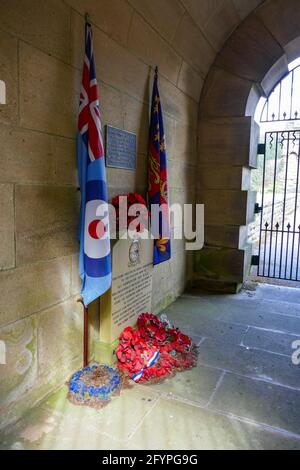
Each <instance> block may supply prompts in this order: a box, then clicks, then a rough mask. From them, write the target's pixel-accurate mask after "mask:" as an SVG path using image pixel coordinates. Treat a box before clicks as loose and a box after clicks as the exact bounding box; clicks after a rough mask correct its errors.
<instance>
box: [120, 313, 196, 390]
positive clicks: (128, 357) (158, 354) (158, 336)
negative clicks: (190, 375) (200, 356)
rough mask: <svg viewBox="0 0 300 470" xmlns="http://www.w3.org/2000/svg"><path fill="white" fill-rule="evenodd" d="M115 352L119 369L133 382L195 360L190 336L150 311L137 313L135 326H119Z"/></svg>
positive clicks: (158, 376) (164, 374) (186, 366)
mask: <svg viewBox="0 0 300 470" xmlns="http://www.w3.org/2000/svg"><path fill="white" fill-rule="evenodd" d="M116 355H117V358H118V367H119V369H121V370H122V371H123V372H124V373H125V374H126V375H127V376H128V377H130V378H131V379H132V380H134V381H135V382H143V381H147V382H149V381H158V380H160V379H163V378H165V377H167V376H170V375H172V374H175V373H176V372H179V371H183V370H186V369H190V368H192V367H194V366H195V365H196V363H197V348H196V346H195V345H194V344H193V342H192V340H191V339H190V338H189V337H188V336H187V335H185V334H183V333H182V332H181V331H179V330H178V329H175V328H172V327H171V328H170V327H169V325H167V324H166V323H164V322H162V321H161V320H160V319H159V318H158V317H156V316H155V315H153V314H152V313H143V314H141V315H140V316H139V318H138V321H137V328H136V329H133V328H132V327H130V326H129V327H127V328H125V329H124V330H123V332H122V334H121V336H120V342H119V344H118V346H117V349H116Z"/></svg>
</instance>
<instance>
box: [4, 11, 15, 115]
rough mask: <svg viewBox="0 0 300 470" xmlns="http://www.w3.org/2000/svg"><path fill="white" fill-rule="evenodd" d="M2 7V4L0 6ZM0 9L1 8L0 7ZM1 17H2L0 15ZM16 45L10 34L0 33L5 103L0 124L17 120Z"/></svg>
mask: <svg viewBox="0 0 300 470" xmlns="http://www.w3.org/2000/svg"><path fill="white" fill-rule="evenodd" d="M1 5H2V4H1ZM0 8H1V7H0ZM1 16H2V15H1ZM17 64H18V45H17V40H16V39H15V38H13V37H12V36H11V35H10V34H7V33H4V32H3V31H1V32H0V70H1V77H0V78H1V80H3V82H4V83H5V90H6V97H5V99H6V101H5V104H0V122H4V123H15V122H17V119H18V107H19V104H18V91H17V86H16V84H17V83H18V65H17Z"/></svg>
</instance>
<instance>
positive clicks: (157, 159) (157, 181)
mask: <svg viewBox="0 0 300 470" xmlns="http://www.w3.org/2000/svg"><path fill="white" fill-rule="evenodd" d="M157 82H158V75H157V69H156V71H155V77H154V84H153V94H152V107H151V121H150V135H149V157H148V203H149V206H150V207H149V209H150V210H151V205H152V204H157V205H159V206H161V212H160V215H159V230H158V231H159V234H158V235H159V237H158V239H155V240H154V253H153V264H154V265H157V264H160V263H163V262H164V261H167V260H169V259H170V258H171V241H170V221H169V206H168V172H167V154H166V141H165V132H164V123H163V113H162V106H161V102H160V97H159V91H158V83H157ZM152 227H153V221H152Z"/></svg>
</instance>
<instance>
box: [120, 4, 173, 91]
mask: <svg viewBox="0 0 300 470" xmlns="http://www.w3.org/2000/svg"><path fill="white" fill-rule="evenodd" d="M128 48H129V50H131V51H132V52H133V53H134V54H135V55H136V56H138V57H139V58H140V59H141V60H142V61H143V62H145V63H146V64H148V65H151V66H152V67H153V68H155V66H156V65H157V66H158V68H159V71H160V73H161V74H162V75H164V76H165V77H166V78H168V79H169V80H171V82H173V83H175V84H176V83H177V79H178V74H179V71H180V68H181V62H182V59H181V57H180V56H179V55H178V54H177V53H176V52H175V50H174V49H173V48H172V47H171V46H170V45H169V44H168V43H167V42H166V41H165V40H164V39H162V38H161V37H160V36H159V35H158V34H157V32H156V31H155V30H154V29H152V28H151V27H150V26H149V25H148V24H147V23H146V22H145V21H144V20H143V18H141V16H140V15H139V14H138V13H134V15H133V19H132V22H131V26H130V31H129V34H128Z"/></svg>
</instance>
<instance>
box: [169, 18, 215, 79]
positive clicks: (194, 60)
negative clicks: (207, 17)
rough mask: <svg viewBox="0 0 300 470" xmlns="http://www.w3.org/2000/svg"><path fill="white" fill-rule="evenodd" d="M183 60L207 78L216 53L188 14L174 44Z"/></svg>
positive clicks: (181, 24)
mask: <svg viewBox="0 0 300 470" xmlns="http://www.w3.org/2000/svg"><path fill="white" fill-rule="evenodd" d="M172 44H173V46H174V48H175V49H176V50H177V51H178V52H179V54H180V55H181V56H182V57H183V59H184V60H185V61H186V62H187V63H188V64H189V65H191V66H192V67H194V68H195V69H196V70H197V71H198V72H199V73H201V74H202V76H205V75H206V74H207V72H208V70H209V68H210V66H211V64H212V63H213V61H214V58H215V52H214V50H213V48H212V46H211V45H210V44H209V42H208V41H207V39H206V38H205V36H203V34H202V32H201V31H200V29H199V28H198V27H197V26H196V24H195V23H194V21H193V20H192V18H191V17H190V16H189V15H188V14H187V13H186V14H185V15H184V17H183V19H182V20H181V23H180V25H179V27H178V29H177V31H176V34H175V37H174V40H173V42H172Z"/></svg>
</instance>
